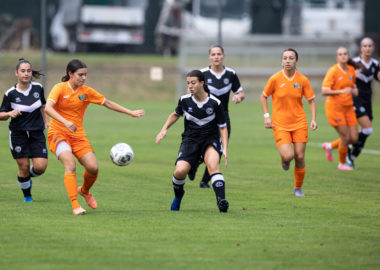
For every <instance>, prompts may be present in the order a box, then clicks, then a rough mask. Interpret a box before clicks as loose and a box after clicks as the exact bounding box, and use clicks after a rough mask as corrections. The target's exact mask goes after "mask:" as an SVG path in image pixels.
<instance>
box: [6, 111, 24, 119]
mask: <svg viewBox="0 0 380 270" xmlns="http://www.w3.org/2000/svg"><path fill="white" fill-rule="evenodd" d="M21 114H22V113H21V112H20V111H19V110H13V111H10V112H8V115H9V117H11V118H16V117H17V116H20V115H21Z"/></svg>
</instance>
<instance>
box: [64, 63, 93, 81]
mask: <svg viewBox="0 0 380 270" xmlns="http://www.w3.org/2000/svg"><path fill="white" fill-rule="evenodd" d="M80 68H87V66H86V64H85V63H83V62H82V61H81V60H79V59H73V60H71V61H70V62H69V63H68V64H67V67H66V74H65V75H64V76H63V77H62V79H61V81H62V82H67V81H68V80H70V75H69V72H70V73H72V74H73V73H75V71H77V70H78V69H80Z"/></svg>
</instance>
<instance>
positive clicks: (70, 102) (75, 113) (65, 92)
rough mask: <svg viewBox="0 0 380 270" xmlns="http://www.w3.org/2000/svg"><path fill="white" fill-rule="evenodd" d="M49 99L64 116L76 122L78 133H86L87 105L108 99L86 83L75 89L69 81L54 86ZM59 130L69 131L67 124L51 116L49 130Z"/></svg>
mask: <svg viewBox="0 0 380 270" xmlns="http://www.w3.org/2000/svg"><path fill="white" fill-rule="evenodd" d="M48 100H50V101H52V102H54V103H55V105H54V109H55V110H56V111H57V112H58V113H59V114H60V115H61V116H62V117H63V118H65V119H66V120H68V121H70V122H73V123H74V124H75V126H76V127H77V131H76V132H75V133H76V134H77V135H85V132H84V129H83V125H82V123H83V116H84V112H85V110H86V108H87V106H88V105H89V104H90V103H95V104H98V105H103V104H104V102H105V100H106V99H105V97H104V96H103V95H102V94H100V93H98V92H97V91H96V90H94V89H92V88H91V87H88V86H86V85H83V86H80V87H79V88H78V89H77V90H76V91H74V90H73V89H72V88H71V86H70V84H69V82H61V83H58V84H56V85H55V86H54V87H53V89H52V90H51V92H50V94H49V97H48ZM58 130H59V131H64V132H68V129H67V128H66V127H65V125H63V124H62V123H60V122H58V121H57V120H55V119H53V118H51V119H50V128H49V132H53V131H58Z"/></svg>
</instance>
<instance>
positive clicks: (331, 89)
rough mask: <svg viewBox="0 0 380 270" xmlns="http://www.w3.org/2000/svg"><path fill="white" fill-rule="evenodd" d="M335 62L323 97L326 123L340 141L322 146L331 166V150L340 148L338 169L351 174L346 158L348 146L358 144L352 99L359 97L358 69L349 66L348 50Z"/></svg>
mask: <svg viewBox="0 0 380 270" xmlns="http://www.w3.org/2000/svg"><path fill="white" fill-rule="evenodd" d="M336 60H337V64H335V65H334V66H332V67H331V68H330V69H329V70H328V72H327V74H326V76H325V78H324V79H323V82H322V95H324V96H327V99H326V102H325V112H326V117H327V120H328V122H329V123H330V125H331V126H332V127H334V128H335V130H336V132H337V133H338V135H339V139H338V140H335V141H334V142H332V143H327V142H325V143H323V149H324V150H325V152H326V157H327V159H328V160H329V161H330V162H332V160H333V158H332V153H331V149H333V148H335V147H338V152H339V164H338V169H339V170H344V171H350V170H353V167H352V166H350V164H348V163H347V162H346V156H347V152H348V145H349V144H355V143H356V141H357V140H358V127H357V124H358V122H357V119H356V115H355V110H354V106H353V104H354V102H353V99H352V95H354V96H356V95H358V89H357V87H356V84H355V81H356V78H355V69H354V67H353V66H351V65H349V64H348V61H349V55H348V51H347V49H346V48H344V47H339V48H338V50H337V51H336ZM334 145H335V146H334ZM337 145H338V146H337Z"/></svg>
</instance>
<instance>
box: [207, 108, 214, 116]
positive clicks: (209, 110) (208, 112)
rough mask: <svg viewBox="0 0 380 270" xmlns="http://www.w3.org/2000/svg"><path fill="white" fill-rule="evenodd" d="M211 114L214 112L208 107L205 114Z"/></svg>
mask: <svg viewBox="0 0 380 270" xmlns="http://www.w3.org/2000/svg"><path fill="white" fill-rule="evenodd" d="M213 112H214V110H213V109H212V108H210V107H209V108H207V109H206V113H207V114H209V115H210V114H212V113H213Z"/></svg>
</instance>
